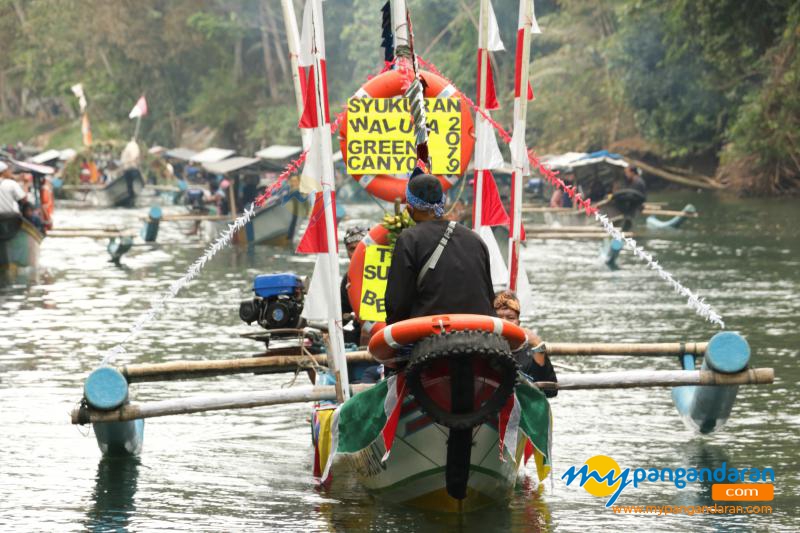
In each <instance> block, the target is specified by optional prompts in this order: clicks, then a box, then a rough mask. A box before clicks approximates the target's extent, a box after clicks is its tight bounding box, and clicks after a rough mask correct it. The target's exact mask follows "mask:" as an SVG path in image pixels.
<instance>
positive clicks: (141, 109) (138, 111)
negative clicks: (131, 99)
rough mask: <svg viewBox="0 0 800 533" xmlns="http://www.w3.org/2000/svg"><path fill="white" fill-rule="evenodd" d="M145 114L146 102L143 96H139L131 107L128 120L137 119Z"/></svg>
mask: <svg viewBox="0 0 800 533" xmlns="http://www.w3.org/2000/svg"><path fill="white" fill-rule="evenodd" d="M146 114H147V100H145V97H144V95H142V96H140V97H139V99H138V100H136V105H134V106H133V109H131V112H130V113H128V118H137V117H143V116H145V115H146Z"/></svg>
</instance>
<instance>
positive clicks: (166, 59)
mask: <svg viewBox="0 0 800 533" xmlns="http://www.w3.org/2000/svg"><path fill="white" fill-rule="evenodd" d="M382 3H383V2H382V1H378V0H328V1H327V2H325V4H324V10H325V20H326V34H327V35H326V41H327V43H326V44H327V46H326V48H327V55H328V64H329V80H330V96H331V99H332V109H338V106H339V105H341V104H342V103H343V102H344V101H345V99H346V98H347V96H348V95H350V94H352V92H353V91H354V90H355V89H356V87H357V85H359V82H360V80H364V79H366V77H367V76H368V75H370V74H373V73H375V72H377V71H378V70H379V69H380V68H381V66H382V50H381V49H380V48H379V43H380V7H381V5H382ZM408 3H409V6H410V9H411V13H412V22H413V23H414V31H415V34H416V40H417V52H418V53H420V54H421V55H422V56H423V57H425V58H426V59H428V60H430V61H432V62H433V63H434V64H436V65H437V66H438V67H439V68H440V69H441V70H442V71H443V72H445V73H446V74H447V75H448V76H449V77H450V78H451V79H452V80H453V81H454V82H455V83H456V85H458V86H459V87H460V88H462V89H463V90H464V91H465V92H467V94H470V95H473V94H474V92H475V83H474V78H475V48H476V42H477V30H476V26H477V17H478V1H477V0H439V1H437V2H429V1H426V0H409V2H408ZM301 4H302V3H301V2H300V1H299V0H298V1H296V2H295V7H296V11H297V16H298V20H299V18H300V16H301V14H302V5H301ZM493 4H494V8H495V11H496V13H497V17H498V21H499V24H500V28H501V33H502V37H503V40H504V42H505V44H506V51H505V52H496V53H493V59H494V65H495V79H496V82H497V89H498V96H499V98H500V101H501V103H502V104H503V109H501V110H500V111H498V112H497V113H495V116H496V117H497V118H498V119H499V120H500V121H501V122H503V123H506V124H510V118H511V116H510V115H511V110H512V107H513V106H512V104H511V102H512V82H513V68H514V53H513V49H514V45H515V33H516V32H515V30H516V17H517V6H518V2H517V1H516V0H514V1H512V0H494V1H493ZM536 11H537V17H538V20H539V23H540V26H541V27H542V29H543V32H544V33H543V34H542V35H538V36H535V37H534V44H533V64H532V76H533V78H532V79H533V86H534V92H535V93H536V101H535V103H534V104H533V105H532V106H530V107H529V109H530V111H529V116H530V118H529V139H528V141H529V144H530V145H531V146H535V147H536V148H537V150H538V151H539V152H546V151H568V150H593V149H599V148H605V147H611V148H615V149H618V150H621V151H626V150H627V151H637V152H639V153H640V154H641V152H647V153H649V154H652V155H656V156H659V157H662V158H668V159H675V158H679V159H681V160H683V161H684V162H691V161H692V160H693V158H694V159H701V158H703V159H706V160H707V159H709V158H711V159H712V160H718V159H719V160H720V161H721V165H720V169H719V174H720V176H721V177H722V178H723V179H725V180H727V181H728V182H729V183H730V184H732V185H733V186H734V187H736V188H737V189H738V190H740V191H742V192H744V193H754V194H774V193H779V192H782V191H787V190H796V189H797V187H798V185H799V184H800V181H798V180H799V178H798V175H799V174H800V149H799V145H800V139H798V131H800V128H798V125H799V124H798V122H800V93H798V88H799V87H798V85H799V84H800V58H799V57H798V46H797V44H798V36H799V32H800V7H798V4H797V2H795V1H792V0H752V1H747V2H742V1H741V0H668V1H664V0H603V1H601V0H540V1H537V2H536ZM0 50H2V51H3V52H2V53H0V143H4V142H16V141H18V140H31V138H34V137H36V136H37V134H42V133H44V135H43V136H39V137H38V138H35V139H34V140H35V141H37V142H38V143H39V144H42V145H47V144H50V145H58V146H59V147H63V146H64V145H65V144H73V145H75V144H77V143H79V140H80V135H79V131H78V125H77V120H76V118H77V102H76V101H75V98H74V97H73V96H72V95H71V93H70V90H69V88H70V86H71V85H73V84H74V83H77V82H82V83H83V84H84V86H85V88H86V92H87V96H88V98H89V105H90V116H91V118H92V123H93V129H94V132H95V137H96V138H125V137H128V136H130V134H131V133H132V130H133V124H132V123H131V121H128V119H127V118H126V117H127V113H128V111H129V110H130V108H131V107H132V105H133V103H134V102H135V101H136V99H137V98H138V96H139V95H140V94H142V93H145V94H146V95H147V99H148V103H149V105H150V114H149V115H148V116H147V117H146V118H145V120H144V121H143V122H142V138H143V139H144V140H145V141H147V142H148V143H150V144H156V143H158V144H164V145H169V146H172V145H178V144H202V143H204V142H206V143H207V142H211V141H212V140H213V142H214V143H215V144H218V145H224V146H231V147H235V148H238V149H239V150H241V151H242V152H245V153H246V152H251V151H253V150H254V149H256V148H258V147H260V146H262V145H268V144H272V143H297V142H298V133H297V129H296V120H297V114H296V108H295V100H294V95H293V91H292V78H291V67H290V64H289V60H288V50H287V46H286V39H285V30H284V25H283V16H282V11H281V5H280V2H278V1H277V0H113V1H108V0H27V1H24V0H0Z"/></svg>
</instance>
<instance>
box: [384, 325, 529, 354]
mask: <svg viewBox="0 0 800 533" xmlns="http://www.w3.org/2000/svg"><path fill="white" fill-rule="evenodd" d="M452 331H486V332H488V333H496V334H498V335H501V336H502V337H503V338H505V339H506V340H507V341H508V344H509V346H510V347H511V351H514V350H516V349H518V348H519V347H520V346H522V345H523V344H524V343H525V342H526V340H527V335H526V334H525V330H524V329H522V328H521V327H519V326H517V325H515V324H512V323H511V322H507V321H505V320H503V319H501V318H497V317H494V316H486V315H433V316H422V317H418V318H411V319H409V320H402V321H400V322H395V323H394V324H392V325H390V326H386V327H384V328H383V329H380V330H376V331H375V332H374V333H373V334H372V338H371V339H370V341H369V353H370V354H372V357H374V358H375V359H377V360H378V361H382V362H384V363H385V364H386V365H387V366H394V365H393V364H392V363H391V361H390V360H391V359H393V358H394V355H395V352H396V350H397V349H398V348H400V347H401V346H404V345H406V344H412V343H414V342H417V341H418V340H420V339H423V338H425V337H430V336H431V335H439V334H442V333H450V332H452Z"/></svg>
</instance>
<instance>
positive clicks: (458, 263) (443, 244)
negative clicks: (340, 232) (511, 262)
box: [386, 174, 495, 324]
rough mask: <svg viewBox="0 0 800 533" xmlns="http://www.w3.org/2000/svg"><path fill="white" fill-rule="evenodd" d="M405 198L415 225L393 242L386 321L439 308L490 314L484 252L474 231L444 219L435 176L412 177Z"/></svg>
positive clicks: (442, 199)
mask: <svg viewBox="0 0 800 533" xmlns="http://www.w3.org/2000/svg"><path fill="white" fill-rule="evenodd" d="M406 201H407V209H408V211H409V214H410V215H411V218H413V219H414V221H415V222H416V223H417V224H416V225H415V226H412V227H411V228H408V229H406V230H404V231H403V232H402V233H400V235H399V236H398V238H397V241H396V243H395V247H394V252H393V253H392V262H391V265H390V266H389V273H388V279H387V283H386V323H387V324H393V323H395V322H399V321H401V320H406V319H409V318H414V317H419V316H427V315H436V314H440V313H470V314H476V315H489V316H494V315H495V312H494V305H493V301H494V290H493V288H492V277H491V273H490V272H491V271H490V269H489V251H488V250H487V248H486V245H485V244H484V242H483V240H481V238H480V237H479V236H478V234H477V233H475V232H473V231H471V230H469V229H467V228H466V227H465V226H463V225H461V224H457V223H456V222H452V221H447V220H444V219H443V216H444V204H445V196H444V192H443V191H442V184H441V183H440V182H439V180H438V178H436V177H435V176H432V175H430V174H419V175H417V176H414V177H412V178H411V179H410V180H409V181H408V185H407V187H406ZM434 253H436V255H434Z"/></svg>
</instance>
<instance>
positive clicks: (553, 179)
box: [419, 57, 725, 329]
mask: <svg viewBox="0 0 800 533" xmlns="http://www.w3.org/2000/svg"><path fill="white" fill-rule="evenodd" d="M419 62H420V64H421V65H423V66H424V67H426V68H428V69H430V71H431V72H433V73H435V74H437V75H439V76H441V77H442V78H444V79H445V80H447V81H448V83H450V84H451V85H453V87H454V88H455V89H456V90H457V91H459V89H458V87H456V85H455V84H454V83H453V82H452V81H451V80H449V79H447V77H446V76H444V75H443V74H442V73H441V72H440V71H439V69H437V68H436V66H435V65H433V64H432V63H430V62H428V61H425V60H424V59H423V58H421V57H420V58H419ZM459 92H461V91H459ZM461 94H462V96H463V98H464V99H465V100H466V101H467V104H469V106H470V107H471V108H472V110H473V111H475V112H476V113H478V114H480V115H481V116H482V117H483V118H484V119H486V120H487V121H488V122H489V123H490V124H491V125H492V126H493V127H494V128H495V129H496V130H497V132H498V134H499V135H500V137H501V138H502V139H503V141H505V142H506V143H510V142H511V135H509V134H508V132H507V131H506V130H505V129H503V127H502V126H501V125H500V124H498V123H497V122H496V121H495V120H494V119H492V117H491V116H490V115H489V114H488V113H486V112H484V111H483V110H482V109H481V108H479V107H478V106H477V105H475V102H473V101H472V100H471V99H470V98H469V97H468V96H467V95H466V94H464V93H463V92H461ZM528 161H530V164H531V167H532V168H535V169H537V170H538V171H539V172H540V173H541V174H542V176H544V178H545V179H546V180H547V181H548V182H549V183H550V184H551V185H553V186H554V187H558V188H559V189H561V190H562V191H564V192H565V193H567V194H568V195H569V197H570V198H572V200H573V202H574V203H575V205H577V206H578V208H579V209H580V210H583V211H585V212H586V216H594V218H595V220H597V221H598V222H599V223H600V225H601V226H602V228H603V229H604V230H605V232H606V233H607V234H608V235H609V236H610V237H612V238H613V239H616V240H618V241H621V242H623V243H624V244H625V246H627V247H628V248H629V249H630V250H631V251H632V252H633V255H635V256H636V257H638V258H639V259H641V260H642V261H644V262H645V263H647V266H648V267H649V268H650V269H651V270H654V271H655V272H656V273H657V274H658V275H659V277H660V278H661V279H663V280H664V281H666V282H667V283H668V284H669V285H671V286H672V288H673V289H674V290H675V292H677V293H678V294H680V295H681V296H683V297H685V298H686V299H687V301H686V304H687V305H688V306H689V307H691V308H692V309H694V311H695V313H697V314H698V315H700V316H701V317H703V318H704V319H706V320H708V321H709V322H711V323H712V324H716V325H718V326H719V327H720V328H722V329H725V322H724V321H723V319H722V316H721V315H720V314H719V313H717V312H716V311H714V309H713V308H712V307H711V305H709V304H707V303H705V300H704V299H703V298H701V297H699V296H698V295H696V294H695V293H693V292H692V291H691V290H689V289H687V288H686V287H684V286H683V285H682V284H681V283H680V282H679V281H678V280H676V279H675V278H674V277H673V276H672V274H670V273H669V272H667V271H666V270H664V268H663V267H662V266H661V265H659V264H658V262H657V261H655V259H653V256H652V255H651V254H649V253H648V252H646V251H645V249H644V248H642V247H641V246H640V245H638V244H636V241H635V240H633V239H631V238H630V237H625V236H624V235H623V234H622V232H620V231H619V230H618V229H617V228H615V227H614V225H613V224H612V223H611V221H610V220H608V217H606V216H605V215H603V214H601V213H600V212H599V211H598V210H597V208H596V207H594V206H592V201H591V199H584V198H583V197H582V196H581V194H580V193H579V192H577V189H576V188H575V187H574V186H568V185H567V184H565V183H564V180H562V179H561V178H559V177H558V173H557V172H554V171H553V170H552V169H550V167H548V166H546V165H544V164H543V163H542V162H541V161H540V160H539V158H538V157H536V154H535V153H534V152H533V150H529V151H528Z"/></svg>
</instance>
